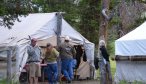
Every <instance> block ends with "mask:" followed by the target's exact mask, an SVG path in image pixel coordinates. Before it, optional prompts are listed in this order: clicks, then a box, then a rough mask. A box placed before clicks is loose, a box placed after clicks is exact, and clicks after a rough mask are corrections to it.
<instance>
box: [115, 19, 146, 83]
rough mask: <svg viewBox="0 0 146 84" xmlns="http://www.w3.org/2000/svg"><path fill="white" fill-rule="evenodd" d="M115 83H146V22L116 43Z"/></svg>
mask: <svg viewBox="0 0 146 84" xmlns="http://www.w3.org/2000/svg"><path fill="white" fill-rule="evenodd" d="M115 55H116V60H117V61H116V73H115V82H117V83H118V82H119V81H122V80H124V81H127V82H135V81H139V82H142V83H146V73H145V71H146V22H144V23H143V24H141V25H140V26H139V27H137V28H136V29H134V30H133V31H131V32H129V33H128V34H126V35H125V36H123V37H121V38H119V39H118V40H116V41H115Z"/></svg>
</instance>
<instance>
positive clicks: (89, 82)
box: [20, 80, 100, 84]
mask: <svg viewBox="0 0 146 84" xmlns="http://www.w3.org/2000/svg"><path fill="white" fill-rule="evenodd" d="M20 84H28V83H20ZM39 84H48V82H39ZM58 84H68V83H66V82H65V81H63V82H61V83H58ZM70 84H100V83H99V80H79V81H72V83H70Z"/></svg>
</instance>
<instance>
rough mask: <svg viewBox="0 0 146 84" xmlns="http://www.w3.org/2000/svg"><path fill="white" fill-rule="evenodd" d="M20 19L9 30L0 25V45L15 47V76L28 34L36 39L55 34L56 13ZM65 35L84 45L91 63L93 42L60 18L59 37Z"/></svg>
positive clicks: (22, 61) (18, 72) (19, 67)
mask: <svg viewBox="0 0 146 84" xmlns="http://www.w3.org/2000/svg"><path fill="white" fill-rule="evenodd" d="M20 20H21V22H15V24H14V26H12V29H10V30H9V29H7V28H4V27H3V26H0V29H1V30H0V46H15V47H16V49H17V54H16V55H17V56H16V67H17V69H16V72H14V73H16V74H17V75H18V76H17V77H19V75H20V71H21V70H22V68H23V67H24V65H25V63H26V60H27V56H28V55H27V53H26V46H27V45H28V44H29V42H30V40H29V37H28V35H29V36H31V37H32V38H37V39H38V40H46V39H48V38H50V37H52V36H56V28H57V16H56V13H36V14H29V15H28V16H27V17H21V18H20ZM66 35H67V36H70V37H71V39H72V41H75V42H77V43H78V44H83V45H84V47H85V51H86V54H87V60H88V62H89V63H90V64H91V65H93V62H94V44H93V43H91V42H89V41H88V40H87V39H85V38H84V37H83V36H82V35H81V34H80V33H78V32H77V31H76V30H75V29H73V28H72V27H71V26H70V25H69V24H68V23H67V22H66V21H65V20H64V19H63V18H62V31H61V37H64V36H66ZM93 66H94V65H93ZM16 80H18V78H17V79H16Z"/></svg>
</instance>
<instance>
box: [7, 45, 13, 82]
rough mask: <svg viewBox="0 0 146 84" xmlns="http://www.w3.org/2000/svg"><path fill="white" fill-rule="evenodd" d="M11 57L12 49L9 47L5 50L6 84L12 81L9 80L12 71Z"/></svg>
mask: <svg viewBox="0 0 146 84" xmlns="http://www.w3.org/2000/svg"><path fill="white" fill-rule="evenodd" d="M11 56H12V48H11V47H10V48H9V49H8V50H7V84H11V83H12V80H11V78H12V77H11V71H12V60H11Z"/></svg>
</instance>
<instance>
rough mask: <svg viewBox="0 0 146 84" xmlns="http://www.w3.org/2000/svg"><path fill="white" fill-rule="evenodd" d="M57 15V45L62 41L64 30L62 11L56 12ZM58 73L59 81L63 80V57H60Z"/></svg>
mask: <svg viewBox="0 0 146 84" xmlns="http://www.w3.org/2000/svg"><path fill="white" fill-rule="evenodd" d="M56 15H57V32H56V34H57V46H59V45H60V43H61V38H60V36H61V30H62V15H61V13H59V12H58V13H56ZM58 75H59V81H60V82H61V58H60V57H59V59H58Z"/></svg>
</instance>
